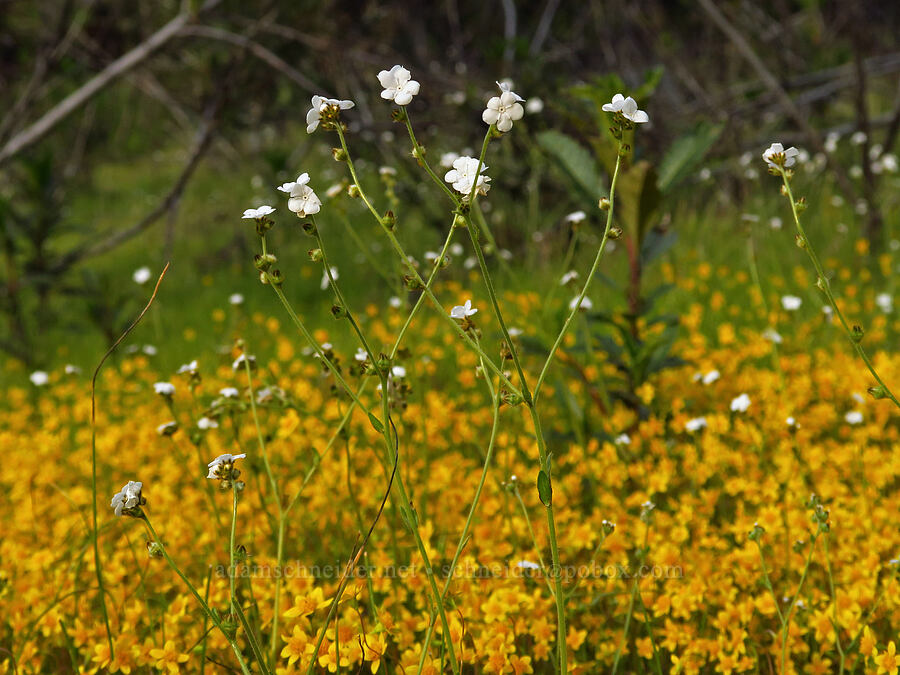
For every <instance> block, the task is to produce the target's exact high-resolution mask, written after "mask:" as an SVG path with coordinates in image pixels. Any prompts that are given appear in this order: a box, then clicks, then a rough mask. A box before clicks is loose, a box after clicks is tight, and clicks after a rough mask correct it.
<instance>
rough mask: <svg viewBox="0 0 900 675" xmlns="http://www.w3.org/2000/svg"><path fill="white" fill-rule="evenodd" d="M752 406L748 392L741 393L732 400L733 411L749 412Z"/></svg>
mask: <svg viewBox="0 0 900 675" xmlns="http://www.w3.org/2000/svg"><path fill="white" fill-rule="evenodd" d="M749 407H750V397H749V396H747V394H741V395H740V396H738V397H737V398H734V399H732V400H731V412H747V408H749Z"/></svg>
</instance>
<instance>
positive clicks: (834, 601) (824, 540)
mask: <svg viewBox="0 0 900 675" xmlns="http://www.w3.org/2000/svg"><path fill="white" fill-rule="evenodd" d="M822 549H823V551H824V553H825V569H826V571H827V572H828V588H829V590H830V591H831V610H832V623H834V644H835V646H836V647H837V650H838V654H839V655H840V657H841V662H840V672H841V673H843V672H844V665H845V663H846V659H847V657H846V655H845V654H844V648H843V647H842V646H841V626H840V624H839V623H838V615H837V595H836V594H835V592H834V574H833V573H832V570H831V557H830V556H829V555H828V533H827V532H826V533H825V536H824V537H823V538H822Z"/></svg>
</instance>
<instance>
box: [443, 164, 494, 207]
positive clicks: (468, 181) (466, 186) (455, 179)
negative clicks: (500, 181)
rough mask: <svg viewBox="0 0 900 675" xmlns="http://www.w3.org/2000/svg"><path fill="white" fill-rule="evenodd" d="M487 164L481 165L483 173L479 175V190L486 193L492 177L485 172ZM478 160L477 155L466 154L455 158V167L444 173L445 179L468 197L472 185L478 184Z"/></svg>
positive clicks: (489, 187)
mask: <svg viewBox="0 0 900 675" xmlns="http://www.w3.org/2000/svg"><path fill="white" fill-rule="evenodd" d="M486 170H487V166H485V165H484V164H482V165H481V173H480V174H478V176H477V192H478V193H480V194H483V195H486V194H487V192H488V190H490V189H491V186H490V185H488V183H490V181H491V179H490V178H489V177H488V176H486V175H485V174H484V172H485V171H486ZM477 171H478V160H477V159H476V158H475V157H469V156H467V155H464V156H462V157H457V158H456V159H455V160H453V168H452V169H450V171H448V172H447V173H446V174H444V180H445V181H447V182H448V183H450V184H451V185H453V189H454V190H456V191H457V192H459V193H460V194H461V195H463V196H465V197H468V196H469V194H471V192H472V186H473V185H476V172H477Z"/></svg>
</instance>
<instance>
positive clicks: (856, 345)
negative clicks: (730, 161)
mask: <svg viewBox="0 0 900 675" xmlns="http://www.w3.org/2000/svg"><path fill="white" fill-rule="evenodd" d="M779 172H780V173H781V178H782V181H783V183H784V190H785V196H786V197H787V198H788V201H790V203H791V214H792V215H793V216H794V225H795V226H796V227H797V232H798V233H799V234H800V237H801V238H802V243H803V244H804V246H803V248H804V249H805V250H806V253H807V255H809V259H810V260H811V261H812V264H813V267H814V268H815V270H816V274H817V275H818V281H817V283H818V284H819V288H821V290H822V292H823V293H824V294H825V298H826V299H827V300H828V303H829V304H830V305H831V308H832V309H833V310H834V313H835V315H836V316H837V318H838V320H839V321H840V322H841V326H842V327H843V329H844V332H845V333H846V334H847V338H848V339H849V340H850V343H851V344H852V345H853V349H854V350H855V351H856V353H857V354H858V355H859V358H860V359H862V361H863V363H865V364H866V368H868V369H869V372H870V373H871V374H872V377H874V378H875V381H876V382H877V383H878V384H879V385H880V386H881V388H882V389H883V390H884V394H885V395H886V396H887V397H888V398H889V399H891V401H893V402H894V405H895V406H897V407H898V408H900V401H898V400H897V397H896V396H894V393H893V392H892V391H891V390H890V389H889V388H888V386H887V385H886V384H885V383H884V381H883V380H882V379H881V377H880V376H879V375H878V373H877V372H876V371H875V367H874V366H873V365H872V361H871V360H870V359H869V355H868V354H866V350H865V349H863V346H862V344H861V343H860V341H859V340H858V339H856V338H855V337H854V334H853V331H852V330H851V329H850V326H849V324H848V323H847V320H846V319H845V318H844V313H843V312H842V311H841V308H840V307H838V304H837V300H835V297H834V294H833V293H832V291H831V283H830V282H829V281H828V277H826V276H825V269H824V268H823V267H822V263H821V262H819V256H818V255H816V251H815V249H813V246H812V242H811V241H810V240H809V237H807V236H806V231H805V230H804V229H803V225H802V224H801V223H800V213H799V211H798V210H797V202H796V201H794V194H793V192H791V181H790V179H789V177H788V172H786V171H785V169H783V168H779Z"/></svg>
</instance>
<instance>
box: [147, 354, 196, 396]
mask: <svg viewBox="0 0 900 675" xmlns="http://www.w3.org/2000/svg"><path fill="white" fill-rule="evenodd" d="M176 372H177V373H178V374H179V375H184V374H185V373H196V372H197V359H194V360H193V361H191V362H190V363H185V364H184V365H182V366H179V367H178V370H177V371H176ZM154 386H155V385H154ZM156 393H157V394H158V393H159V391H157V392H156Z"/></svg>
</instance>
